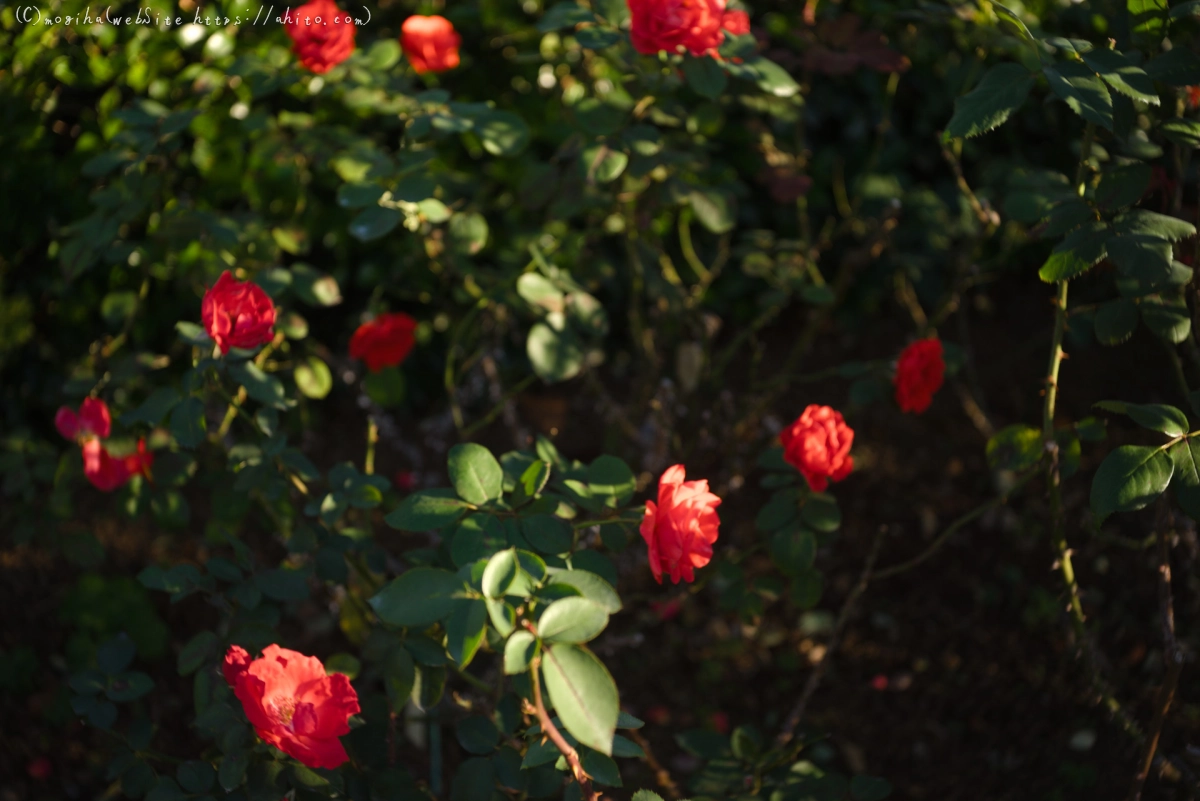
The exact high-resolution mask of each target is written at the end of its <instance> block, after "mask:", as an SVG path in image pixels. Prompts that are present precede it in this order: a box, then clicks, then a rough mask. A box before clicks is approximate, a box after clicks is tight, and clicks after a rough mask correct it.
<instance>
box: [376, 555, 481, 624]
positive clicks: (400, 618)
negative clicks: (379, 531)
mask: <svg viewBox="0 0 1200 801" xmlns="http://www.w3.org/2000/svg"><path fill="white" fill-rule="evenodd" d="M463 590H464V585H463V582H462V579H460V578H459V577H458V576H456V575H454V574H453V573H451V572H450V571H449V570H442V569H440V568H436V567H415V568H413V569H411V570H406V571H405V572H403V573H401V574H400V575H399V576H398V577H397V578H395V579H393V580H392V581H391V582H390V583H389V584H388V585H387V586H386V587H384V588H383V589H382V590H381V591H380V592H379V594H378V595H376V596H375V597H373V598H372V599H371V600H370V604H371V607H372V608H373V609H374V610H375V613H376V614H378V615H379V617H380V619H381V620H383V621H384V622H385V623H388V624H390V625H393V626H410V627H414V628H424V627H425V626H428V625H430V624H432V623H436V622H438V621H439V620H443V619H445V618H446V617H448V616H449V615H450V614H451V613H452V612H453V611H454V605H455V600H456V599H455V595H457V594H459V593H461V592H463Z"/></svg>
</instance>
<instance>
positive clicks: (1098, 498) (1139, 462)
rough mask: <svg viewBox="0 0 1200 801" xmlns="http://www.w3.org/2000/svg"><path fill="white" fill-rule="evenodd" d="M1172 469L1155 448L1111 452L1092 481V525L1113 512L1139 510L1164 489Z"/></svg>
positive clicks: (1142, 447) (1166, 458) (1171, 465)
mask: <svg viewBox="0 0 1200 801" xmlns="http://www.w3.org/2000/svg"><path fill="white" fill-rule="evenodd" d="M1173 472H1174V465H1173V463H1172V461H1171V459H1170V457H1168V456H1167V455H1166V454H1165V453H1163V452H1162V451H1161V450H1159V449H1158V448H1149V447H1145V446H1141V445H1122V446H1121V447H1119V448H1117V449H1116V450H1114V451H1113V452H1112V453H1110V454H1109V455H1108V456H1106V457H1105V459H1104V461H1103V462H1101V463H1100V468H1099V469H1098V470H1097V471H1096V475H1095V477H1094V478H1093V479H1092V493H1091V507H1092V513H1093V514H1095V515H1096V522H1097V523H1102V522H1104V519H1105V518H1106V517H1108V516H1109V515H1110V514H1112V513H1113V512H1132V511H1134V510H1136V509H1141V508H1143V507H1144V506H1146V505H1147V504H1149V503H1150V502H1151V501H1153V500H1154V499H1155V498H1157V497H1158V496H1159V495H1161V494H1162V493H1163V491H1164V490H1165V489H1166V488H1167V485H1168V484H1169V483H1170V481H1171V474H1172V473H1173Z"/></svg>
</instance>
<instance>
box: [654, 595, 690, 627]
mask: <svg viewBox="0 0 1200 801" xmlns="http://www.w3.org/2000/svg"><path fill="white" fill-rule="evenodd" d="M650 609H651V611H653V612H654V614H656V615H658V619H659V620H661V621H663V622H666V621H668V620H671V619H672V618H676V617H679V613H680V612H682V611H683V602H682V601H680V600H679V599H678V598H672V599H671V600H670V601H651V602H650Z"/></svg>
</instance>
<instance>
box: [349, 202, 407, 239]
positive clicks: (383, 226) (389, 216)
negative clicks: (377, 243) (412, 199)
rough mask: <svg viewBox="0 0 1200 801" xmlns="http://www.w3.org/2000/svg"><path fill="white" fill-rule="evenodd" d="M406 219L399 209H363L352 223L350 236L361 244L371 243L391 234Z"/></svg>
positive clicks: (383, 207) (372, 207) (375, 207)
mask: <svg viewBox="0 0 1200 801" xmlns="http://www.w3.org/2000/svg"><path fill="white" fill-rule="evenodd" d="M403 219H404V215H403V214H401V213H400V211H399V210H397V209H391V208H388V207H386V206H371V207H370V208H366V209H363V210H362V211H360V212H359V213H358V216H357V217H355V218H354V219H353V220H351V221H350V236H352V237H354V238H355V239H357V240H358V241H360V242H370V241H372V240H375V239H380V238H381V237H385V236H387V235H388V234H390V233H391V232H392V231H394V230H395V229H396V226H397V225H399V224H400V221H401V220H403Z"/></svg>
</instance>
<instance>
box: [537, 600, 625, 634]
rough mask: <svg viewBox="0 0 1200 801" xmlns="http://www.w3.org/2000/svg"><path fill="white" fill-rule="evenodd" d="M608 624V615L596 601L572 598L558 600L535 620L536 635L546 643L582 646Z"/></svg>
mask: <svg viewBox="0 0 1200 801" xmlns="http://www.w3.org/2000/svg"><path fill="white" fill-rule="evenodd" d="M607 625H608V612H606V611H604V607H602V606H600V604H598V603H596V602H595V601H591V600H589V599H587V598H582V597H580V596H575V597H572V598H560V599H559V600H557V601H555V602H554V603H552V604H550V605H549V606H548V607H546V611H544V612H542V616H541V618H539V619H538V626H537V628H538V631H537V633H538V636H539V637H541V638H542V640H544V641H545V642H551V643H553V642H570V643H584V642H588V641H589V640H592V639H594V638H595V637H596V635H597V634H599V633H600V632H601V631H603V630H604V627H605V626H607Z"/></svg>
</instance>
